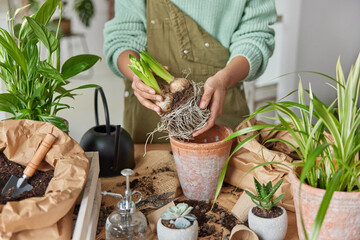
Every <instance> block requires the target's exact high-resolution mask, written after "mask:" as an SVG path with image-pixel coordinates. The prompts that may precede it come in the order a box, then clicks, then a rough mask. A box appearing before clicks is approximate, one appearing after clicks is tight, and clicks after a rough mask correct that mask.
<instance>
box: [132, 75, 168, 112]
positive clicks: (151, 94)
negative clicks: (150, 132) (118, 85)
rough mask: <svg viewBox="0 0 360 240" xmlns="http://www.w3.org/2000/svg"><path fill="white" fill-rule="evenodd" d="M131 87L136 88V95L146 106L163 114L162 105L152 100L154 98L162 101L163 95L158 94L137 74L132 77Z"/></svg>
mask: <svg viewBox="0 0 360 240" xmlns="http://www.w3.org/2000/svg"><path fill="white" fill-rule="evenodd" d="M131 87H132V88H133V89H134V94H135V96H136V97H137V99H138V100H139V102H140V103H141V104H142V105H143V106H144V107H146V108H148V109H150V110H153V111H155V112H156V113H157V114H158V115H161V109H160V107H159V106H157V105H156V104H154V103H153V102H152V101H151V100H154V101H159V102H161V101H162V100H163V98H162V96H161V95H159V94H156V92H155V90H154V89H152V88H151V87H149V86H147V85H146V84H145V83H143V81H141V79H140V78H139V77H138V76H136V75H135V74H134V75H133V78H132V85H131Z"/></svg>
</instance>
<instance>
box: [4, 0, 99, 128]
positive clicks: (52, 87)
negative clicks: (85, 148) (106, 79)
mask: <svg viewBox="0 0 360 240" xmlns="http://www.w3.org/2000/svg"><path fill="white" fill-rule="evenodd" d="M57 8H58V9H59V13H60V19H61V15H62V5H61V1H60V0H47V1H45V2H44V4H42V5H41V7H40V8H39V10H38V11H37V12H36V13H35V14H34V15H32V16H30V17H29V16H27V17H25V18H23V22H22V23H21V24H19V25H15V26H14V24H13V21H14V17H15V15H13V16H10V13H9V14H8V15H9V17H8V26H9V27H10V29H9V31H6V30H5V29H2V28H0V78H1V79H2V80H3V82H4V84H5V86H6V90H7V93H3V94H0V110H1V111H5V112H7V113H10V114H11V115H12V117H10V118H11V119H31V120H37V121H46V122H51V123H53V124H54V125H55V126H57V127H59V128H60V129H62V130H64V131H68V129H67V127H66V124H65V123H64V121H63V120H62V119H61V118H59V117H58V116H56V114H57V113H58V112H59V111H60V110H63V109H69V108H71V106H70V105H68V104H64V103H62V102H61V101H62V99H63V98H65V97H70V98H74V96H76V91H77V90H82V89H87V88H97V87H100V86H98V85H96V84H84V85H81V86H78V87H76V88H72V89H68V88H66V86H67V85H68V84H69V83H70V78H71V77H73V76H76V75H77V74H79V73H81V72H83V71H86V70H88V69H90V68H91V67H93V66H94V65H95V64H96V63H97V62H98V61H99V60H100V57H99V56H95V55H91V54H83V55H78V56H74V57H71V58H70V59H68V60H66V61H65V63H64V64H63V66H62V69H61V71H60V68H61V66H60V39H59V26H60V25H58V28H57V30H56V32H55V33H54V31H53V30H50V28H49V25H48V23H49V21H50V19H51V17H52V16H53V14H54V12H55V10H56V9H57ZM23 9H24V8H21V9H18V10H16V11H15V14H18V13H19V12H20V11H22V10H23ZM58 24H60V22H59V23H58ZM15 28H16V29H15ZM42 44H43V45H44V46H45V48H44V47H41V46H42ZM43 55H46V56H47V58H46V60H43V59H41V56H43Z"/></svg>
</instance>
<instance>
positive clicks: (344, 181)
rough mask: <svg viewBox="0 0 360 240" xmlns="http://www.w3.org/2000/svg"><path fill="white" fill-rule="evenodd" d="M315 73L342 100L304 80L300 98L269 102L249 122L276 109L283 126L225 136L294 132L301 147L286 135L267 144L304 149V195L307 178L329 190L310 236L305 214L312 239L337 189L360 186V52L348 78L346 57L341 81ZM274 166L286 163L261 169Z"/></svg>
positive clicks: (338, 77) (338, 70)
mask: <svg viewBox="0 0 360 240" xmlns="http://www.w3.org/2000/svg"><path fill="white" fill-rule="evenodd" d="M312 73H315V74H320V75H322V76H325V77H327V78H329V79H330V80H332V81H334V82H336V87H334V88H335V90H336V92H337V98H336V99H335V100H334V101H333V102H332V104H330V106H327V105H326V104H324V103H323V102H322V101H320V100H319V99H318V98H316V97H315V96H314V94H313V92H312V90H311V86H310V87H309V90H308V91H304V89H303V87H302V83H301V81H299V88H298V96H299V97H298V102H289V101H279V102H269V103H267V104H266V105H265V106H263V107H261V108H259V109H257V110H256V111H255V112H254V113H253V114H251V115H250V116H249V117H248V118H247V119H246V120H245V121H244V122H246V121H248V120H250V119H251V118H253V117H255V116H257V115H261V114H264V113H266V112H269V111H275V112H276V116H277V117H276V119H277V120H278V122H279V124H262V125H255V126H251V127H247V128H243V129H241V130H239V131H237V132H234V133H233V134H232V135H230V136H229V137H228V138H227V139H224V141H226V140H228V139H232V138H236V137H238V136H240V135H244V134H248V133H251V132H253V131H259V130H261V131H268V132H269V133H271V132H272V131H275V130H276V131H288V132H289V133H290V134H291V136H292V137H293V139H294V140H295V142H296V144H297V145H298V147H295V146H294V145H293V144H291V143H290V142H288V141H285V140H282V139H266V140H265V141H264V144H265V143H267V142H272V141H280V142H284V143H286V144H288V145H289V146H291V147H292V148H293V149H294V150H295V151H296V152H297V153H298V155H299V156H300V158H301V161H300V162H298V163H292V164H293V165H294V166H298V167H302V171H301V174H300V175H298V176H299V179H300V194H301V185H302V184H303V183H304V182H305V183H307V184H309V185H310V186H313V187H316V188H322V189H325V190H326V192H325V195H324V197H323V199H322V202H321V205H320V207H319V210H318V212H317V216H316V218H315V221H314V224H313V226H312V229H311V232H310V233H309V234H307V232H306V230H305V226H304V223H303V220H302V216H301V221H302V227H303V232H304V235H305V238H306V239H317V237H318V235H319V232H320V228H321V225H322V223H323V221H324V218H325V214H326V211H327V209H328V207H329V204H330V201H331V198H332V196H333V194H334V192H335V191H346V192H352V191H359V190H360V182H359V177H360V163H359V160H358V159H357V158H356V155H357V154H358V152H359V150H360V145H359V144H358V143H359V141H360V132H359V125H360V110H359V108H358V106H357V104H358V99H359V90H360V55H359V57H358V59H357V61H356V63H355V65H354V66H353V67H352V68H351V70H350V73H349V75H348V79H347V81H345V77H344V74H343V71H342V68H341V63H340V59H339V60H338V62H337V67H336V79H334V78H332V77H330V76H328V75H325V74H322V73H318V72H312ZM304 92H307V93H308V97H309V104H308V105H307V104H306V103H305V94H304ZM296 113H298V114H296ZM259 134H260V133H256V134H253V135H251V136H250V137H247V138H246V139H245V140H244V141H242V142H240V143H239V144H238V146H237V147H236V148H235V150H234V151H233V153H232V154H231V155H230V157H229V159H230V158H231V156H232V155H233V154H234V153H235V152H236V151H238V150H239V149H240V148H241V147H242V146H243V145H244V144H246V143H247V142H249V141H250V140H251V139H253V138H255V137H256V136H258V135H259ZM229 159H228V160H227V162H226V164H225V166H224V168H223V170H222V172H221V175H220V178H219V182H218V188H217V192H216V196H215V199H216V198H217V196H218V195H219V193H220V189H221V186H222V183H223V180H224V177H225V173H226V168H227V165H228V161H229ZM268 164H282V163H277V162H264V163H262V164H259V165H258V166H256V167H255V168H258V167H262V166H264V165H268ZM255 168H253V169H251V170H250V171H252V170H254V169H255ZM300 215H301V213H300Z"/></svg>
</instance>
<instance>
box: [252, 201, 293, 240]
mask: <svg viewBox="0 0 360 240" xmlns="http://www.w3.org/2000/svg"><path fill="white" fill-rule="evenodd" d="M255 207H256V206H254V207H252V208H251V209H250V210H249V214H248V216H249V217H248V221H249V228H250V229H251V230H253V231H254V232H255V233H256V234H257V235H258V236H259V237H260V239H262V240H282V239H285V236H286V232H287V226H288V216H287V212H286V210H285V208H283V207H281V206H277V207H279V208H281V209H282V211H283V213H282V214H281V215H280V216H278V217H276V218H262V217H259V216H256V215H255V214H254V213H253V212H252V210H253V208H255Z"/></svg>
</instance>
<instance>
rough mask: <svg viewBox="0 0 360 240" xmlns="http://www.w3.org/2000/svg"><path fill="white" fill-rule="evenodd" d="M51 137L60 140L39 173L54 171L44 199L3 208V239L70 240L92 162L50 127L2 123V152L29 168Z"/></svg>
mask: <svg viewBox="0 0 360 240" xmlns="http://www.w3.org/2000/svg"><path fill="white" fill-rule="evenodd" d="M47 133H52V134H53V135H55V136H56V140H55V142H54V144H53V145H52V147H51V148H50V150H49V152H48V153H47V154H46V156H45V159H44V160H43V162H42V163H41V165H40V166H39V170H43V171H46V170H50V169H54V177H53V178H52V180H51V181H50V182H49V185H48V187H47V189H46V192H45V195H44V196H43V197H36V198H28V199H24V200H21V201H14V202H7V203H6V204H5V205H2V206H1V208H0V239H11V240H14V239H21V240H24V239H37V240H42V239H44V240H45V239H70V238H71V232H72V229H71V228H72V220H73V219H72V209H73V206H74V204H75V201H76V199H77V197H78V196H79V194H80V192H81V190H82V188H83V186H84V184H85V182H86V179H87V174H88V171H89V161H88V159H87V157H86V155H85V153H84V151H83V149H82V148H81V147H80V145H79V144H78V143H77V142H76V141H75V140H73V139H72V138H71V137H69V136H68V135H67V134H66V133H64V132H63V131H61V130H60V129H58V128H57V127H55V126H54V125H52V124H50V123H45V122H40V121H32V120H6V121H0V149H3V150H4V154H5V155H6V157H7V158H8V159H9V160H11V161H13V162H16V163H18V164H21V165H27V163H28V162H29V161H30V159H31V158H32V156H33V155H34V153H35V151H36V150H37V148H38V146H39V145H40V143H41V141H42V139H43V138H44V137H45V135H46V134H47Z"/></svg>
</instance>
